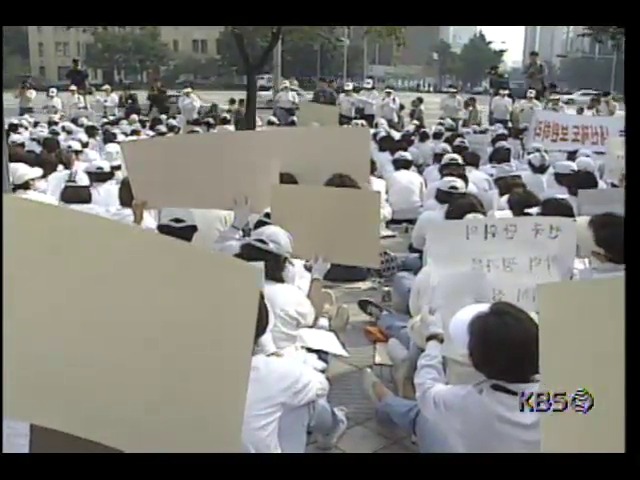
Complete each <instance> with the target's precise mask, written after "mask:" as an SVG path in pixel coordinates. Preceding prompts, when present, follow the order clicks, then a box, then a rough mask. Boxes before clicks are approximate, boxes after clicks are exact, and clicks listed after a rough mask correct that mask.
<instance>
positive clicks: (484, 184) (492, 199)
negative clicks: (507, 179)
mask: <svg viewBox="0 0 640 480" xmlns="http://www.w3.org/2000/svg"><path fill="white" fill-rule="evenodd" d="M462 160H463V161H464V164H465V171H466V174H467V178H468V179H469V185H473V187H475V189H476V192H475V194H476V195H477V196H478V198H479V199H480V200H481V201H482V204H483V205H484V208H485V209H486V211H487V212H492V211H494V210H495V209H496V202H497V201H498V191H497V189H496V186H495V184H494V183H493V180H492V179H491V177H490V176H489V175H487V173H485V172H483V171H482V170H480V161H481V157H480V154H479V153H477V152H474V151H471V150H469V151H468V152H464V153H463V155H462Z"/></svg>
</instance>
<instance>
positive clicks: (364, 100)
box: [358, 78, 380, 128]
mask: <svg viewBox="0 0 640 480" xmlns="http://www.w3.org/2000/svg"><path fill="white" fill-rule="evenodd" d="M358 101H359V103H360V105H361V107H362V108H363V109H364V115H363V117H364V118H363V120H364V121H365V122H367V125H368V126H369V128H373V122H374V121H375V119H376V109H377V108H378V103H380V94H379V93H378V91H377V90H376V89H375V86H374V84H373V80H371V79H370V78H368V79H367V80H365V81H364V84H363V85H362V90H361V91H360V94H359V95H358Z"/></svg>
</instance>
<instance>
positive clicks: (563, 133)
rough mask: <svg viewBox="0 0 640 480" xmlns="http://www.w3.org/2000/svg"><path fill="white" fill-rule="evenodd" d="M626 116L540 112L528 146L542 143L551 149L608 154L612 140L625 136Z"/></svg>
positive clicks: (530, 130)
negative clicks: (582, 149) (585, 149)
mask: <svg viewBox="0 0 640 480" xmlns="http://www.w3.org/2000/svg"><path fill="white" fill-rule="evenodd" d="M624 126H625V116H624V115H616V116H613V117H594V116H588V115H572V114H570V113H559V112H553V111H549V110H536V112H535V114H534V117H533V121H532V122H531V127H530V129H529V130H528V132H527V136H526V142H525V145H526V147H527V148H528V147H529V146H530V145H531V144H533V143H539V144H542V145H543V146H544V148H545V149H547V150H556V151H564V152H568V151H572V150H578V149H580V148H587V149H589V150H591V151H592V152H594V153H606V152H607V142H608V141H609V139H610V138H615V137H620V136H622V135H624Z"/></svg>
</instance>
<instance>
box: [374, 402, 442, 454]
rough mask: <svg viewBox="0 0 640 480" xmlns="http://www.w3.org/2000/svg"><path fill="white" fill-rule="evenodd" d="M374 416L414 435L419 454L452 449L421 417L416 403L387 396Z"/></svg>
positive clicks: (439, 433)
mask: <svg viewBox="0 0 640 480" xmlns="http://www.w3.org/2000/svg"><path fill="white" fill-rule="evenodd" d="M376 415H377V416H378V419H379V420H380V421H381V422H382V423H387V424H388V423H391V424H393V425H394V426H395V427H397V428H399V429H400V430H402V431H404V432H406V433H408V434H411V435H416V437H417V438H418V448H419V450H420V453H448V452H451V451H452V449H451V448H450V447H449V444H448V442H447V440H446V438H445V436H444V435H442V432H440V431H438V430H436V429H435V428H434V427H433V424H431V425H429V420H428V419H427V418H426V417H425V416H424V415H422V413H421V412H420V408H419V407H418V402H416V401H414V400H407V399H404V398H400V397H397V396H395V395H389V396H388V397H386V398H385V399H384V400H383V401H382V402H380V403H379V404H378V406H377V408H376Z"/></svg>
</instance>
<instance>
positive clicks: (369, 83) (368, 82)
mask: <svg viewBox="0 0 640 480" xmlns="http://www.w3.org/2000/svg"><path fill="white" fill-rule="evenodd" d="M362 88H373V80H371V79H370V78H368V79H366V80H365V81H364V83H363V84H362Z"/></svg>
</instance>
